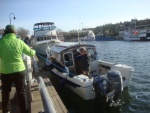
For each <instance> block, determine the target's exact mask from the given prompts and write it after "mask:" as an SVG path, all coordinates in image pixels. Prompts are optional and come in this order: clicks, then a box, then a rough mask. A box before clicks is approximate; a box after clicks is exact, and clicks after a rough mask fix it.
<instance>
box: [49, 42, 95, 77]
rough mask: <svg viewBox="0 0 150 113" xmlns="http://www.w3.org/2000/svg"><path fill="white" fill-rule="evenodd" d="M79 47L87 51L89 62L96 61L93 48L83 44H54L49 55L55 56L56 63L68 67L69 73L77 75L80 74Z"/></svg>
mask: <svg viewBox="0 0 150 113" xmlns="http://www.w3.org/2000/svg"><path fill="white" fill-rule="evenodd" d="M80 47H85V48H86V49H87V52H88V54H89V55H90V61H91V62H93V61H95V60H96V56H97V53H96V49H95V46H94V45H89V44H83V43H82V44H80V43H72V42H71V43H70V42H64V43H59V44H56V45H54V46H53V47H51V49H50V53H49V55H52V56H55V58H56V59H57V60H58V61H61V62H62V63H63V64H64V65H65V66H66V67H68V69H69V72H70V73H72V74H75V75H79V74H81V73H82V70H81V69H82V67H81V63H80V60H81V57H82V56H81V55H80V53H79V48H80Z"/></svg>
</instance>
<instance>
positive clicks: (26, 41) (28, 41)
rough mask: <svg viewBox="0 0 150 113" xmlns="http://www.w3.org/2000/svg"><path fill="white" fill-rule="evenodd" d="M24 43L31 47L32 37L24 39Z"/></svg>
mask: <svg viewBox="0 0 150 113" xmlns="http://www.w3.org/2000/svg"><path fill="white" fill-rule="evenodd" d="M24 42H25V43H26V44H27V45H31V36H30V35H27V36H26V38H25V39H24Z"/></svg>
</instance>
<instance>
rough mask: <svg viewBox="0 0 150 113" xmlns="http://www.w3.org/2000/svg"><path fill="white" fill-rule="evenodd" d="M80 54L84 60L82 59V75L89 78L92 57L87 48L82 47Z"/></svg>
mask: <svg viewBox="0 0 150 113" xmlns="http://www.w3.org/2000/svg"><path fill="white" fill-rule="evenodd" d="M79 52H80V54H81V55H82V58H81V67H82V74H84V75H87V76H89V72H90V56H89V55H88V54H87V50H86V48H85V47H80V48H79Z"/></svg>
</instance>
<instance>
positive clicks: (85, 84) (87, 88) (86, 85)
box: [51, 61, 134, 100]
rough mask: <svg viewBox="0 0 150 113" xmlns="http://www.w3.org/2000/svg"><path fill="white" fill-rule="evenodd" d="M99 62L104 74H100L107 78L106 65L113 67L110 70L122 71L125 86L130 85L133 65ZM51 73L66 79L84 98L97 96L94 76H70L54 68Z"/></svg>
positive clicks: (89, 98) (71, 88) (92, 65)
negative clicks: (94, 87) (94, 89)
mask: <svg viewBox="0 0 150 113" xmlns="http://www.w3.org/2000/svg"><path fill="white" fill-rule="evenodd" d="M95 64H96V62H93V63H91V67H97V66H96V65H95ZM97 64H98V65H99V66H100V67H99V69H100V70H101V74H102V75H101V74H100V75H99V76H102V77H104V78H106V79H107V73H108V71H109V70H107V69H105V67H111V69H110V70H116V71H120V72H121V75H122V77H123V88H125V87H128V85H129V83H130V80H131V77H132V74H133V71H134V70H133V68H132V67H130V66H127V65H121V64H117V65H114V64H113V63H108V62H104V61H99V63H97ZM94 65H95V66H94ZM100 70H99V71H100ZM99 71H98V72H99ZM51 73H53V74H54V75H55V76H56V77H57V78H58V79H59V80H60V81H61V80H63V79H66V86H67V87H68V88H69V89H70V90H72V91H73V92H74V93H76V94H77V95H79V96H80V97H81V98H83V99H84V100H91V99H94V98H95V92H94V91H93V78H89V77H87V76H85V75H82V74H81V75H77V76H76V75H75V76H73V77H70V76H69V74H67V73H60V72H58V71H57V70H56V69H53V70H52V71H51Z"/></svg>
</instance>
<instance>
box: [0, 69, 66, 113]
mask: <svg viewBox="0 0 150 113" xmlns="http://www.w3.org/2000/svg"><path fill="white" fill-rule="evenodd" d="M38 75H41V76H42V78H43V81H44V83H45V86H46V88H47V91H48V93H49V96H50V97H51V100H52V103H53V106H54V108H55V111H56V113H68V111H67V109H66V107H65V105H64V104H63V102H62V100H61V99H60V97H59V95H58V94H57V92H56V90H55V88H54V86H53V85H52V83H51V81H50V79H49V78H48V77H47V76H46V75H44V73H40V72H39V74H38ZM33 76H34V78H35V82H34V83H33V84H32V85H31V94H32V101H28V105H29V109H30V113H39V112H40V111H43V110H44V107H43V104H42V99H41V95H40V92H39V88H38V82H36V80H37V76H35V75H33ZM0 85H1V80H0ZM0 92H1V89H0ZM27 95H28V94H27ZM10 99H11V107H12V109H11V113H20V111H19V105H18V99H17V93H16V90H15V87H14V86H12V91H11V93H10ZM0 113H2V98H1V93H0Z"/></svg>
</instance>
